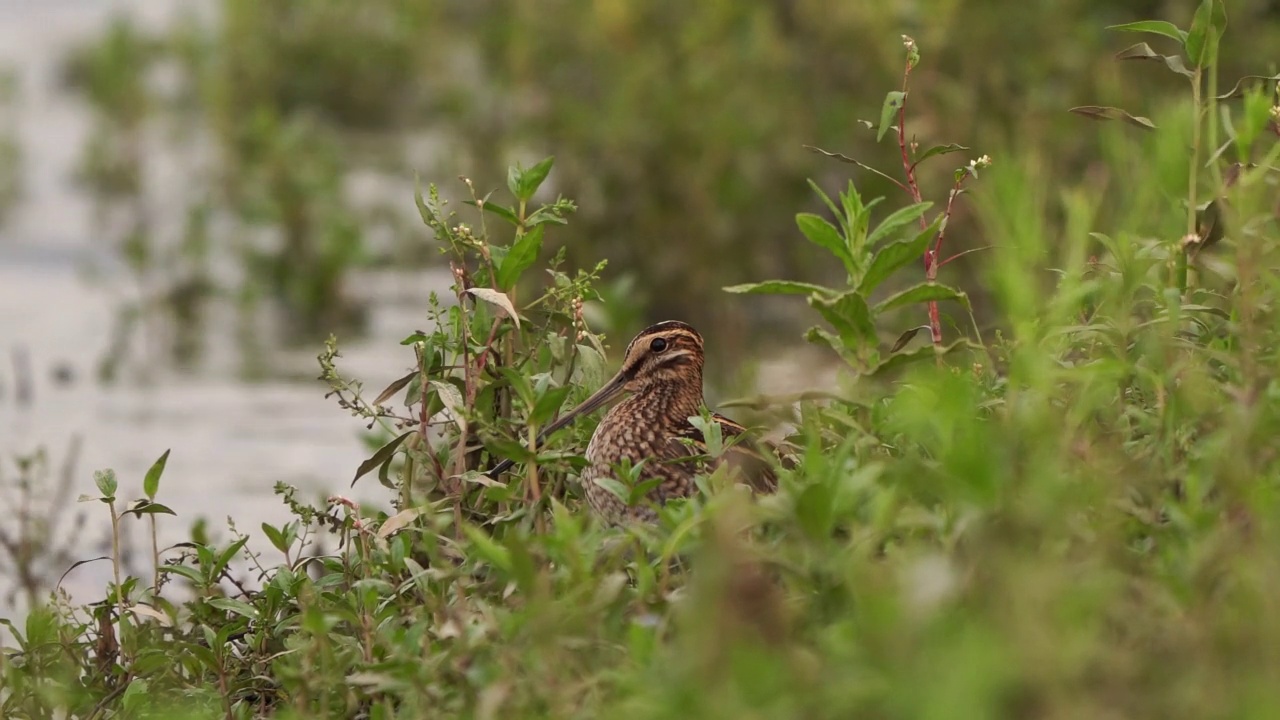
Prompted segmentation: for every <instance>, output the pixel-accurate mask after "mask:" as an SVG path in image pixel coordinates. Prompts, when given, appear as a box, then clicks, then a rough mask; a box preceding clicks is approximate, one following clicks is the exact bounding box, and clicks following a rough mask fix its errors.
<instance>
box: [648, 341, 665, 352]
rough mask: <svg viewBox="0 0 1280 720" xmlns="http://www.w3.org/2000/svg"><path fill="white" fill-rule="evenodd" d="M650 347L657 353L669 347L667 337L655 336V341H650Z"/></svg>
mask: <svg viewBox="0 0 1280 720" xmlns="http://www.w3.org/2000/svg"><path fill="white" fill-rule="evenodd" d="M649 349H650V350H652V351H654V352H656V353H660V352H662V351H663V350H666V349H667V340H666V338H654V339H653V342H651V343H649Z"/></svg>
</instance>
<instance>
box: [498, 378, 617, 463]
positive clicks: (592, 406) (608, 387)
mask: <svg viewBox="0 0 1280 720" xmlns="http://www.w3.org/2000/svg"><path fill="white" fill-rule="evenodd" d="M626 389H627V378H626V376H624V375H623V374H622V373H621V372H619V373H618V374H617V375H614V376H613V377H612V378H611V379H610V380H609V382H607V383H605V384H604V385H603V386H602V387H601V388H600V389H599V390H596V391H595V392H594V393H592V394H591V397H589V398H587V399H586V400H583V401H582V404H580V405H578V407H576V408H574V409H572V410H570V411H569V412H567V413H565V414H563V415H561V416H560V417H559V418H558V419H557V420H556V421H555V422H553V423H551V424H550V425H548V426H546V427H545V428H543V429H542V432H540V433H538V442H537V447H542V444H543V443H544V442H545V441H546V439H547V438H548V437H550V436H551V434H552V433H554V432H555V431H557V430H559V429H560V428H563V427H565V426H566V425H568V424H569V423H572V422H573V421H574V420H577V419H578V418H579V417H581V416H583V415H590V414H591V413H593V412H595V411H596V410H599V409H600V408H601V407H603V406H604V405H607V404H608V403H609V401H611V400H613V399H614V398H616V397H618V396H619V395H621V394H622V392H623V391H624V390H626ZM515 464H516V463H515V461H514V460H503V461H502V462H500V463H498V464H497V465H494V466H493V469H492V470H490V471H489V472H487V473H485V474H486V475H488V476H489V477H490V478H493V479H495V480H496V479H497V478H498V476H499V475H501V474H502V473H504V472H506V471H507V470H508V469H510V468H511V466H512V465H515Z"/></svg>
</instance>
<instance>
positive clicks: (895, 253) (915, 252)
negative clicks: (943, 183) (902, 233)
mask: <svg viewBox="0 0 1280 720" xmlns="http://www.w3.org/2000/svg"><path fill="white" fill-rule="evenodd" d="M944 217H946V216H945V215H942V214H939V215H938V217H937V218H935V219H934V221H933V222H932V223H930V224H929V227H927V228H925V229H924V230H922V231H920V232H919V233H917V234H916V236H915V237H914V238H911V239H910V240H899V241H897V242H892V243H889V244H888V245H885V246H884V247H883V248H881V249H880V251H879V252H877V253H876V255H875V257H874V258H872V260H871V267H869V268H867V272H866V274H864V275H863V276H862V281H861V282H860V283H858V291H859V292H861V293H862V294H863V295H870V294H871V292H872V291H873V290H875V289H876V287H878V286H879V285H880V283H882V282H884V281H885V279H886V278H888V277H889V276H890V275H892V274H893V273H894V272H896V271H897V270H898V269H899V268H902V267H903V266H905V265H906V264H907V263H910V262H913V261H915V260H918V259H919V258H921V257H922V256H923V255H924V251H925V250H926V249H928V247H929V242H930V241H931V240H933V238H934V236H935V235H937V234H938V228H939V227H941V225H942V220H943V218H944Z"/></svg>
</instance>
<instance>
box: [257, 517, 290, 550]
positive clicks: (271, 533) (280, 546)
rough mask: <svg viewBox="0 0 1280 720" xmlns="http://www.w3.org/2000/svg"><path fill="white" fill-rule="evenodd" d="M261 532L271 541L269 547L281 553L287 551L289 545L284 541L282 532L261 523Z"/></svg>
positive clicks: (272, 526)
mask: <svg viewBox="0 0 1280 720" xmlns="http://www.w3.org/2000/svg"><path fill="white" fill-rule="evenodd" d="M262 532H263V533H265V534H266V536H267V540H270V541H271V546H272V547H274V548H275V549H277V550H279V551H280V552H282V553H287V552H288V551H289V544H288V543H286V542H285V540H284V531H283V530H280V529H278V528H276V527H275V526H274V525H271V524H268V523H262Z"/></svg>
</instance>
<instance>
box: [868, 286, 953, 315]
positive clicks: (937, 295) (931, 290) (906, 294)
mask: <svg viewBox="0 0 1280 720" xmlns="http://www.w3.org/2000/svg"><path fill="white" fill-rule="evenodd" d="M933 300H955V301H957V302H959V303H960V304H962V305H964V306H965V307H966V308H967V307H969V296H968V295H965V294H964V293H962V292H960V291H959V290H957V289H955V288H953V287H949V286H947V285H942V284H940V283H931V282H924V283H920V284H919V285H913V286H911V287H909V288H907V289H906V290H903V291H902V292H900V293H897V294H896V295H891V296H890V297H888V298H887V299H885V300H884V302H881V303H879V304H878V305H876V308H875V312H876V314H877V315H879V314H880V313H882V312H887V311H889V310H893V309H894V308H900V307H903V306H904V305H913V304H915V303H922V302H930V301H933Z"/></svg>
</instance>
